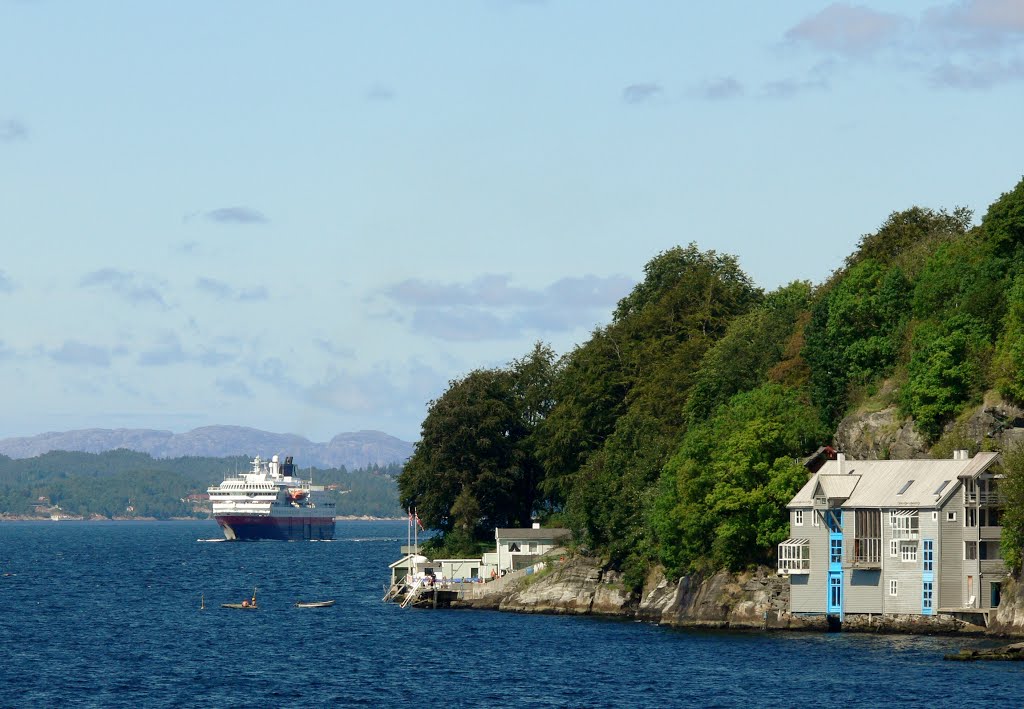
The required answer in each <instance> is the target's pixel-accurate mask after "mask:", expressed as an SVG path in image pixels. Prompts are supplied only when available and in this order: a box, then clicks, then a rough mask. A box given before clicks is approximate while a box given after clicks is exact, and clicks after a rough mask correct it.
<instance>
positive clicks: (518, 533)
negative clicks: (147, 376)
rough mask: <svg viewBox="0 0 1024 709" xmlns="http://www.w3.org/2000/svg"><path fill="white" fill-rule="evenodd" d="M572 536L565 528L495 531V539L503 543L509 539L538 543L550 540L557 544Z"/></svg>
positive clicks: (504, 529)
mask: <svg viewBox="0 0 1024 709" xmlns="http://www.w3.org/2000/svg"><path fill="white" fill-rule="evenodd" d="M571 536H572V531H570V530H568V529H565V528H563V527H546V528H541V529H529V528H525V529H516V528H515V527H509V528H501V527H499V528H497V529H495V530H494V538H495V539H497V540H499V541H501V540H503V539H508V540H511V541H516V540H519V539H523V540H526V541H537V540H539V539H550V540H551V541H553V542H557V541H558V540H560V539H566V538H568V537H571Z"/></svg>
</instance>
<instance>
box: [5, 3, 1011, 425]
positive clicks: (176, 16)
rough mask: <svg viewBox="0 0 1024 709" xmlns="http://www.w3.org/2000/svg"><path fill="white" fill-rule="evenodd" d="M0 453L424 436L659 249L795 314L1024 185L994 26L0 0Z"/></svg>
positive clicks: (945, 20)
mask: <svg viewBox="0 0 1024 709" xmlns="http://www.w3.org/2000/svg"><path fill="white" fill-rule="evenodd" d="M0 68H2V72H0V77H2V78H0V237H2V239H3V242H2V243H3V246H4V248H3V252H2V256H0V312H2V313H3V320H2V323H3V327H2V329H0V371H2V372H3V380H2V383H3V392H4V399H5V405H4V406H3V407H2V409H0V437H6V436H15V435H31V434H35V433H41V432H44V431H58V430H68V429H73V428H89V427H101V428H118V427H131V428H135V427H139V428H159V429H169V430H172V431H176V432H181V431H186V430H189V429H191V428H195V427H197V426H203V425H208V424H215V423H220V424H235V425H244V426H252V427H256V428H262V429H265V430H270V431H275V432H281V433H286V432H287V433H297V434H300V435H304V436H306V437H309V438H311V439H313V440H319V441H324V440H327V439H329V438H330V437H331V436H333V435H334V434H336V433H340V432H343V431H352V430H359V429H379V430H383V431H386V432H388V433H391V434H393V435H397V436H399V437H401V438H405V439H407V440H415V439H416V438H418V435H419V424H420V423H421V421H422V419H423V417H424V415H425V413H426V410H427V402H428V401H429V400H430V399H432V398H435V397H437V396H438V395H439V394H441V393H442V392H443V391H444V389H445V387H446V386H447V382H448V381H449V380H451V379H453V378H456V377H459V376H461V375H463V374H465V373H466V372H468V371H470V370H472V369H473V368H476V367H481V366H495V365H503V364H505V363H507V362H508V361H509V360H511V359H512V358H515V357H519V356H522V355H523V354H525V353H526V352H528V351H529V350H530V349H531V346H532V344H533V343H534V342H536V341H538V340H539V341H544V342H547V343H550V344H551V345H552V347H554V349H555V350H556V351H557V352H558V353H564V352H566V351H569V350H571V349H572V347H573V346H574V345H576V344H579V343H581V342H583V341H585V340H586V339H587V338H588V337H589V335H590V333H591V332H592V330H593V329H594V328H595V327H598V326H600V325H603V324H605V323H606V322H607V321H608V319H609V315H610V313H611V311H612V309H613V308H614V305H615V303H616V302H617V300H618V299H619V298H621V297H622V296H624V295H625V294H626V293H627V292H628V291H629V289H630V288H631V287H632V285H633V284H634V283H636V282H637V281H638V280H639V279H641V278H642V276H643V266H644V264H645V263H646V262H647V261H649V260H650V259H651V258H652V257H653V256H654V255H656V254H657V253H658V252H660V251H663V250H665V249H667V248H670V247H672V246H675V245H685V244H687V243H689V242H691V241H694V242H696V243H697V244H698V245H699V246H700V247H701V248H703V249H714V250H717V251H722V252H727V253H732V254H735V255H737V256H738V257H739V260H740V263H741V265H742V266H743V267H744V268H745V269H746V271H747V272H748V273H749V274H750V275H751V277H752V278H753V279H754V280H755V281H756V282H757V283H758V284H759V285H761V286H762V287H765V288H768V289H771V288H775V287H777V286H779V285H782V284H785V283H788V282H790V281H792V280H795V279H809V280H811V281H813V282H821V281H822V280H824V278H826V277H827V275H828V274H829V273H830V272H831V271H832V270H833V269H835V268H837V267H838V266H839V265H840V264H841V263H842V260H843V258H844V257H845V256H846V255H847V254H849V253H850V252H851V251H852V250H853V248H854V247H855V245H856V243H857V240H858V239H859V237H860V236H861V235H862V234H864V233H867V232H871V231H873V230H875V229H876V228H877V227H878V226H879V225H880V224H881V223H882V222H883V221H884V220H885V218H886V216H887V215H888V214H889V213H891V212H893V211H896V210H902V209H906V208H909V207H911V206H914V205H920V206H927V207H932V208H948V209H952V208H954V207H956V206H966V207H970V208H972V209H974V210H975V216H976V219H980V217H981V215H982V214H984V211H985V209H986V208H987V206H988V205H989V204H990V203H991V202H992V201H994V200H995V199H996V198H997V197H998V196H999V194H1000V193H1002V192H1005V191H1007V190H1009V189H1011V188H1012V187H1013V186H1014V185H1015V184H1016V182H1017V181H1018V180H1019V179H1020V178H1021V175H1022V174H1024V161H1022V153H1024V140H1021V129H1020V125H1021V120H1022V119H1021V117H1022V115H1024V110H1022V109H1024V3H1022V2H1019V1H1018V0H960V1H956V2H949V1H943V0H927V1H918V0H904V1H902V2H870V1H868V2H863V3H827V2H809V1H800V0H788V1H787V2H784V3H750V2H738V1H728V0H727V1H723V2H717V3H696V2H682V1H672V2H669V1H664V2H607V1H604V2H602V1H600V0H576V1H571V0H518V1H516V0H480V1H478V2H470V1H468V0H465V1H463V2H430V3H423V2H401V3H398V2H395V3H389V2H355V1H353V2H326V1H320V2H316V1H312V0H311V1H309V2H303V3H286V2H253V1H252V0H247V1H245V2H240V1H239V2H227V1H225V2H215V3H211V2H198V1H189V0H178V1H177V2H174V3H148V2H147V3H141V2H128V1H123V2H113V1H103V0H98V1H97V2H88V3H86V2H72V1H70V0H0Z"/></svg>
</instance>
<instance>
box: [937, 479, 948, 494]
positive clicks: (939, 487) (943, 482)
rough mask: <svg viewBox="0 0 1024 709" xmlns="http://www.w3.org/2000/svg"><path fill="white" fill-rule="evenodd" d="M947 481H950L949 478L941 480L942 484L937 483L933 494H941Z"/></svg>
mask: <svg viewBox="0 0 1024 709" xmlns="http://www.w3.org/2000/svg"><path fill="white" fill-rule="evenodd" d="M949 483H950V481H949V480H943V481H942V484H941V485H939V486H938V487H937V488H935V494H936V495H941V494H942V491H943V490H945V489H946V486H947V485H949Z"/></svg>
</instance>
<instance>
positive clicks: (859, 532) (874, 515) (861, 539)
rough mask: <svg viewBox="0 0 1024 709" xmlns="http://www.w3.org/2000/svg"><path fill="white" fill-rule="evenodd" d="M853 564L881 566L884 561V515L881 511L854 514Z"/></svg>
mask: <svg viewBox="0 0 1024 709" xmlns="http://www.w3.org/2000/svg"><path fill="white" fill-rule="evenodd" d="M853 527H854V535H853V562H854V563H855V564H879V563H881V561H882V513H881V512H880V511H879V510H856V511H855V512H854V525H853Z"/></svg>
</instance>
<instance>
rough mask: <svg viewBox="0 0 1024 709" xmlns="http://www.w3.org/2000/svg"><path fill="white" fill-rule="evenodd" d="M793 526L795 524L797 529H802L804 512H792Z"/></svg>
mask: <svg viewBox="0 0 1024 709" xmlns="http://www.w3.org/2000/svg"><path fill="white" fill-rule="evenodd" d="M793 524H795V525H796V526H797V527H803V526H804V511H803V510H796V511H794V512H793Z"/></svg>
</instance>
